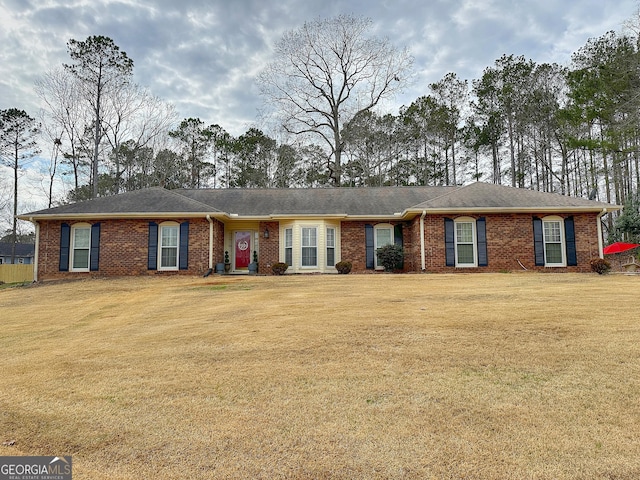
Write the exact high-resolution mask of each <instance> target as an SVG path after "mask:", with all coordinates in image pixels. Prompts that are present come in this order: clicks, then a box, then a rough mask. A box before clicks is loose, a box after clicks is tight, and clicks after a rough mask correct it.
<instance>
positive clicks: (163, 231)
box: [158, 224, 179, 270]
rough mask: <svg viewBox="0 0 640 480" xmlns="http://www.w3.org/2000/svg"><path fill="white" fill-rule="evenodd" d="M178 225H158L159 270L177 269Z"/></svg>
mask: <svg viewBox="0 0 640 480" xmlns="http://www.w3.org/2000/svg"><path fill="white" fill-rule="evenodd" d="M178 233H179V226H178V225H173V224H172V225H161V226H160V245H159V247H160V248H159V249H158V250H159V256H160V258H159V264H160V267H159V268H160V269H161V270H178V236H179V235H178Z"/></svg>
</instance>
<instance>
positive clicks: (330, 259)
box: [325, 227, 336, 267]
mask: <svg viewBox="0 0 640 480" xmlns="http://www.w3.org/2000/svg"><path fill="white" fill-rule="evenodd" d="M325 244H326V247H327V267H333V266H335V264H336V229H335V228H333V227H329V228H327V238H326V239H325Z"/></svg>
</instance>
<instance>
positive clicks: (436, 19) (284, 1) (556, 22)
mask: <svg viewBox="0 0 640 480" xmlns="http://www.w3.org/2000/svg"><path fill="white" fill-rule="evenodd" d="M637 10H638V0H536V1H533V0H528V1H527V0H323V1H318V0H277V1H275V0H77V1H71V0H67V1H64V0H0V109H6V108H13V107H15V108H19V109H23V110H26V111H27V113H29V114H30V115H31V116H36V115H37V113H38V109H39V101H38V99H37V97H36V96H35V94H34V89H33V85H34V81H35V80H36V79H37V78H38V77H39V76H41V75H42V74H44V73H46V72H48V71H51V70H52V69H55V68H58V67H60V66H61V65H62V64H63V63H69V62H70V59H69V55H68V51H67V42H68V41H69V39H72V38H73V39H76V40H85V39H86V38H87V37H88V36H90V35H105V36H108V37H110V38H112V39H113V40H114V42H115V43H116V45H118V46H119V47H120V48H121V49H122V50H124V51H125V52H126V53H127V55H128V56H129V57H130V58H131V59H132V60H133V61H134V78H135V81H136V82H137V83H138V84H140V85H142V86H145V87H147V88H148V89H149V90H150V91H151V93H153V94H154V95H156V96H158V97H160V98H162V99H164V100H166V101H168V102H170V103H172V104H174V105H175V107H176V109H177V111H178V114H179V116H180V118H188V117H198V118H200V119H201V120H202V121H203V122H205V123H206V124H213V123H217V124H219V125H220V126H222V127H223V128H224V129H225V130H227V131H228V132H229V133H231V134H232V135H235V136H238V135H241V134H243V133H244V132H245V131H246V130H247V129H248V128H249V127H251V126H253V125H256V117H257V113H258V110H259V108H260V106H261V102H262V100H261V98H260V96H259V95H258V91H257V88H256V86H255V85H254V78H255V76H256V74H257V72H259V71H260V70H261V68H262V67H263V66H264V65H265V63H266V62H268V61H269V60H270V58H271V52H272V47H273V45H274V44H275V42H277V41H278V40H279V39H280V38H281V37H282V35H283V33H285V32H287V31H289V30H293V29H296V28H298V27H300V26H301V25H302V24H303V23H304V22H305V21H309V20H315V19H319V18H328V17H333V16H336V15H339V14H353V15H357V16H364V17H368V18H370V19H371V20H372V21H373V25H374V30H373V32H372V33H374V34H375V35H377V36H380V37H388V38H389V39H390V40H391V41H392V42H393V43H394V44H395V45H396V46H397V47H407V48H408V49H409V51H410V53H411V54H412V55H413V57H414V58H415V65H414V67H415V74H416V76H415V82H414V85H413V86H412V87H411V88H410V89H408V90H407V91H406V92H404V93H403V94H402V95H401V96H399V97H398V98H397V99H396V100H395V101H394V102H393V103H391V104H389V105H387V111H386V112H385V113H393V114H397V113H398V109H399V107H401V106H402V105H409V104H410V103H411V102H412V101H414V100H415V99H417V98H418V97H420V96H422V95H425V94H428V93H429V90H428V85H429V84H430V83H434V82H437V81H439V80H440V79H442V77H444V75H445V74H447V73H448V72H455V73H456V74H457V75H458V77H459V78H461V79H468V80H472V79H474V78H478V77H480V76H481V74H482V71H483V70H484V69H485V68H486V67H487V66H491V65H493V63H494V61H495V60H496V59H498V58H500V57H501V56H502V55H503V54H514V55H524V56H525V57H526V58H528V59H531V60H534V61H535V62H538V63H543V62H557V63H559V64H562V65H567V64H568V63H569V61H570V58H571V54H572V53H573V52H575V51H576V50H577V49H579V48H580V47H581V46H583V45H584V44H585V42H586V41H587V39H589V38H592V37H599V36H601V35H603V34H605V33H606V32H608V31H609V30H615V31H622V29H623V23H624V22H625V21H628V20H630V19H632V18H634V15H636V12H637ZM258 126H259V125H258ZM10 172H11V171H10V170H8V169H6V168H4V169H3V168H2V167H0V177H4V180H5V181H4V182H3V181H2V180H3V178H0V197H2V196H6V195H3V194H2V193H3V192H2V190H3V189H4V191H5V192H6V191H7V188H8V185H7V184H9V183H10V181H9V179H10ZM23 175H24V177H23V179H21V181H20V185H21V198H22V199H23V202H21V205H20V211H22V212H24V211H28V210H35V209H37V208H43V207H46V201H45V200H43V195H42V194H41V193H38V192H42V190H43V188H42V182H41V178H42V177H41V175H39V174H38V172H37V171H36V168H35V167H30V169H27V171H25V172H23ZM3 184H4V186H3ZM1 203H2V198H0V207H1ZM43 203H44V204H43ZM0 210H1V208H0ZM1 217H4V218H5V220H6V215H2V216H1ZM9 218H10V216H9ZM1 226H2V218H0V227H1Z"/></svg>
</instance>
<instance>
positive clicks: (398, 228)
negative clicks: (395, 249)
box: [393, 224, 404, 270]
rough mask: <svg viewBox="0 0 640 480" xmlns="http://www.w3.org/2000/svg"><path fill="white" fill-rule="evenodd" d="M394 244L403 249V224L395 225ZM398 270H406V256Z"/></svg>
mask: <svg viewBox="0 0 640 480" xmlns="http://www.w3.org/2000/svg"><path fill="white" fill-rule="evenodd" d="M393 243H395V244H396V245H399V246H400V247H402V245H403V243H402V224H398V225H394V227H393ZM396 268H397V269H398V270H402V269H403V268H404V256H403V257H402V259H401V260H400V261H399V262H398V264H397V265H396Z"/></svg>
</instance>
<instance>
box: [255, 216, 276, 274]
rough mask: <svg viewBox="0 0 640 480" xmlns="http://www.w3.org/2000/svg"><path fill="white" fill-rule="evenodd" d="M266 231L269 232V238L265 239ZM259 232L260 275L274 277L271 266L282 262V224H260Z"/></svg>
mask: <svg viewBox="0 0 640 480" xmlns="http://www.w3.org/2000/svg"><path fill="white" fill-rule="evenodd" d="M265 230H269V238H264V232H265ZM259 232H260V251H259V252H258V273H259V274H261V275H264V274H266V275H273V272H272V271H271V266H272V265H273V264H274V263H278V262H279V261H280V223H279V222H260V227H259Z"/></svg>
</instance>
